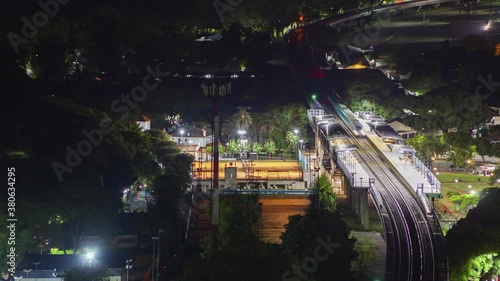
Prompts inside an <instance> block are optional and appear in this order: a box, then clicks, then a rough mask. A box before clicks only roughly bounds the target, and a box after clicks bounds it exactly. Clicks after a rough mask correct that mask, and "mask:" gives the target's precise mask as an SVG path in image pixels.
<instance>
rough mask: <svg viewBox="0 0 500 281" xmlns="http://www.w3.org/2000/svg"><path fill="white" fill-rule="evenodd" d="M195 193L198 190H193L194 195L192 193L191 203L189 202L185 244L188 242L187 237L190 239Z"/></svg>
mask: <svg viewBox="0 0 500 281" xmlns="http://www.w3.org/2000/svg"><path fill="white" fill-rule="evenodd" d="M195 195H196V192H193V195H191V204H189V211H188V219H187V225H186V235H185V237H184V244H185V243H186V242H187V239H188V233H189V225H190V224H191V212H192V209H193V204H194V196H195Z"/></svg>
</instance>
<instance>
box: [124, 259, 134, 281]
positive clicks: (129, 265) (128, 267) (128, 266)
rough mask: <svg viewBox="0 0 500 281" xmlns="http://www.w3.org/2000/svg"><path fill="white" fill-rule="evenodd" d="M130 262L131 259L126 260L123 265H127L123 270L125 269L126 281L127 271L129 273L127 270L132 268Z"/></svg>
mask: <svg viewBox="0 0 500 281" xmlns="http://www.w3.org/2000/svg"><path fill="white" fill-rule="evenodd" d="M132 261H133V259H128V260H126V261H125V263H126V264H127V265H126V266H125V269H127V281H128V271H129V269H132V266H133V265H131V264H130V263H131V262H132Z"/></svg>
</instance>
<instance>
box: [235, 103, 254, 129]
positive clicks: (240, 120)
mask: <svg viewBox="0 0 500 281" xmlns="http://www.w3.org/2000/svg"><path fill="white" fill-rule="evenodd" d="M235 119H236V120H235V121H236V126H237V127H238V129H240V130H248V129H249V128H250V126H252V123H253V120H252V116H251V115H250V113H249V112H248V111H247V109H246V108H241V109H240V111H239V112H238V113H236V114H235Z"/></svg>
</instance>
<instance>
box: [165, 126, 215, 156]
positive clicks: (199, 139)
mask: <svg viewBox="0 0 500 281" xmlns="http://www.w3.org/2000/svg"><path fill="white" fill-rule="evenodd" d="M171 136H172V140H173V141H175V142H176V143H178V144H179V146H180V147H181V150H182V151H183V152H185V153H189V154H192V155H194V157H195V160H206V159H207V155H205V154H206V153H205V148H206V147H207V146H209V145H210V144H212V135H211V134H210V133H209V132H208V131H207V130H206V129H199V128H195V127H187V128H180V129H179V130H177V131H176V132H174V133H172V134H171Z"/></svg>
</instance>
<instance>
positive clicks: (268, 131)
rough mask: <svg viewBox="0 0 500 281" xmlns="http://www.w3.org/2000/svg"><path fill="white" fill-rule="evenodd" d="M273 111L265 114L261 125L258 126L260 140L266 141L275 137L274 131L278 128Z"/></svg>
mask: <svg viewBox="0 0 500 281" xmlns="http://www.w3.org/2000/svg"><path fill="white" fill-rule="evenodd" d="M273 117H275V116H273V113H272V112H266V113H264V114H263V116H262V119H261V123H260V126H259V128H258V130H259V132H260V133H259V135H260V137H261V140H260V141H262V142H263V141H265V140H269V139H272V138H273V135H274V133H275V132H276V130H277V129H278V127H277V124H276V121H275V120H276V119H275V118H273Z"/></svg>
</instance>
